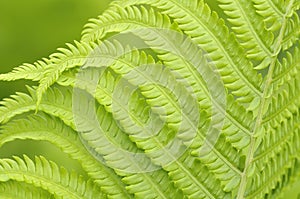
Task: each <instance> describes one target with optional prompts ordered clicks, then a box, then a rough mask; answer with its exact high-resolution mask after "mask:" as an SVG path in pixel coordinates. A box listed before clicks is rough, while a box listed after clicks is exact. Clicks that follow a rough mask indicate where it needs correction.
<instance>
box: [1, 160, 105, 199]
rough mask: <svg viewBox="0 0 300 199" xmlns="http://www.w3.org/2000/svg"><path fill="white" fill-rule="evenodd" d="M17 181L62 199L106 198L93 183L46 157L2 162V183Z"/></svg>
mask: <svg viewBox="0 0 300 199" xmlns="http://www.w3.org/2000/svg"><path fill="white" fill-rule="evenodd" d="M8 180H16V181H19V182H25V183H28V184H32V185H34V186H36V187H41V188H43V189H45V190H47V191H49V192H50V193H52V194H54V195H57V196H59V197H62V198H76V199H83V198H87V199H92V198H95V197H100V198H106V196H105V195H104V194H103V193H101V192H100V188H99V187H97V186H96V185H95V184H93V182H92V181H84V179H83V178H82V177H79V176H77V175H76V174H75V173H74V172H73V173H68V172H67V171H66V169H64V168H62V167H61V168H59V167H58V166H57V165H56V164H55V163H54V162H51V161H50V162H49V161H48V160H46V159H45V158H44V157H36V158H35V162H33V161H32V160H31V159H30V158H28V157H27V156H24V160H23V159H21V158H19V157H14V159H1V160H0V181H2V182H5V181H8Z"/></svg>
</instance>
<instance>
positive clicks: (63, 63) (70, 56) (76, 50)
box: [36, 41, 92, 104]
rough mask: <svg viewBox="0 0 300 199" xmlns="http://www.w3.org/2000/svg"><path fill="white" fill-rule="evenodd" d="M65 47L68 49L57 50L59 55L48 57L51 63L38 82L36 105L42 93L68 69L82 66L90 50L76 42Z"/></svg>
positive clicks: (88, 46) (83, 44)
mask: <svg viewBox="0 0 300 199" xmlns="http://www.w3.org/2000/svg"><path fill="white" fill-rule="evenodd" d="M67 46H68V48H69V49H65V48H59V49H58V50H59V51H61V53H54V54H52V55H50V60H51V61H52V62H53V63H52V64H51V65H49V66H48V67H47V68H46V70H45V71H44V73H43V77H42V78H41V79H40V81H39V87H38V88H37V91H36V93H37V94H36V95H37V104H39V103H40V102H41V99H42V95H43V93H44V92H45V91H46V90H47V89H48V88H49V87H50V86H51V85H52V84H54V83H55V82H56V81H57V79H58V78H59V76H60V75H61V73H62V72H63V71H65V70H68V69H70V68H73V67H76V66H82V65H83V64H84V63H85V60H86V56H87V55H88V54H89V52H90V51H91V49H92V47H91V46H90V45H88V44H85V43H79V42H77V41H75V45H72V44H67Z"/></svg>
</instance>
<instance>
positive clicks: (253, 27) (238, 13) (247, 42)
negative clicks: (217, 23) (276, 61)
mask: <svg viewBox="0 0 300 199" xmlns="http://www.w3.org/2000/svg"><path fill="white" fill-rule="evenodd" d="M219 2H220V3H221V4H220V5H219V6H220V7H221V8H223V10H224V12H225V13H226V14H227V16H228V17H229V18H228V20H229V21H230V23H231V24H232V27H231V28H232V29H233V31H234V32H235V33H236V35H237V38H238V39H239V40H240V41H241V43H242V46H243V47H244V48H245V49H247V57H249V58H251V59H255V60H257V61H259V62H261V64H259V65H258V66H255V68H258V69H263V68H265V67H267V66H268V65H269V64H270V61H271V60H270V58H271V57H272V56H273V52H272V50H271V48H270V47H271V46H272V44H273V41H274V35H273V33H272V32H270V31H267V30H266V29H265V27H264V22H263V20H262V17H261V16H259V15H258V14H257V13H256V11H255V8H254V7H253V5H252V4H251V1H242V0H236V1H228V0H219Z"/></svg>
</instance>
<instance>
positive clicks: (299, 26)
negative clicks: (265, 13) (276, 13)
mask: <svg viewBox="0 0 300 199" xmlns="http://www.w3.org/2000/svg"><path fill="white" fill-rule="evenodd" d="M299 37H300V18H299V15H298V14H297V13H296V12H295V13H293V15H292V16H291V18H290V20H288V23H287V28H286V32H285V35H284V39H283V41H282V49H283V50H286V49H288V48H289V47H291V46H292V45H294V44H295V43H297V42H298V41H299Z"/></svg>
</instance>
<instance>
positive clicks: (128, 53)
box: [0, 0, 300, 198]
mask: <svg viewBox="0 0 300 199" xmlns="http://www.w3.org/2000/svg"><path fill="white" fill-rule="evenodd" d="M217 5H218V7H213V6H211V4H210V3H209V2H207V1H203V0H189V1H185V0H147V1H144V0H139V1H137V0H120V1H114V2H113V3H112V4H111V6H110V7H109V8H108V9H107V10H106V11H105V12H104V13H103V14H102V15H100V16H99V17H98V18H95V19H91V20H90V22H89V23H88V24H87V25H86V26H85V28H84V31H83V36H82V39H81V41H75V42H74V45H73V44H67V48H61V49H58V51H59V52H58V53H54V54H52V55H50V57H49V58H47V59H42V60H40V61H37V62H35V63H34V64H23V65H22V66H20V67H17V68H15V69H14V70H13V71H12V72H10V73H7V74H1V75H0V80H3V81H13V80H17V79H29V80H32V81H38V82H39V83H38V86H37V87H28V93H16V94H15V95H13V96H11V97H10V98H6V99H4V100H3V101H2V102H1V106H0V113H1V114H0V123H1V129H0V133H1V134H0V143H1V144H0V145H1V146H2V145H3V144H5V143H7V142H13V141H14V140H15V139H32V140H45V141H48V142H50V143H52V144H53V145H55V146H57V147H59V148H60V149H61V150H62V151H63V152H64V153H66V154H68V155H69V156H70V157H71V158H72V159H74V160H77V161H78V162H79V163H80V164H81V165H82V168H83V169H84V171H85V172H86V173H87V176H88V179H84V177H80V176H77V174H75V173H74V172H67V171H66V169H64V168H61V169H59V167H58V166H57V165H56V164H55V163H54V162H51V161H49V160H46V159H45V158H43V157H36V159H35V161H33V160H31V159H30V158H28V157H27V156H24V157H23V158H20V157H13V159H1V160H0V181H1V184H0V189H1V190H2V192H3V194H4V195H5V196H6V195H7V197H12V196H10V192H9V190H10V188H11V187H13V189H15V190H16V191H17V192H18V193H17V195H18V197H23V198H30V197H35V198H106V197H107V198H276V197H278V196H282V195H284V194H282V193H281V190H288V189H289V187H292V183H293V182H294V181H296V180H297V178H298V176H299V173H300V166H299V154H300V153H299V149H300V148H299V142H300V136H299V135H300V134H299V133H300V131H299V124H300V123H299V108H300V104H299V97H300V96H299V91H300V90H299V89H300V84H299V82H300V79H299V77H300V76H299V68H300V60H299V58H300V51H299V34H300V21H299V13H300V11H299V2H298V1H296V0H267V1H262V0H251V1H245V0H218V3H217ZM220 11H222V13H221V12H220ZM218 12H219V13H218ZM222 17H223V18H222ZM124 38H125V39H124ZM24 184H26V186H22V185H24ZM26 190H29V192H28V193H26Z"/></svg>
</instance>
